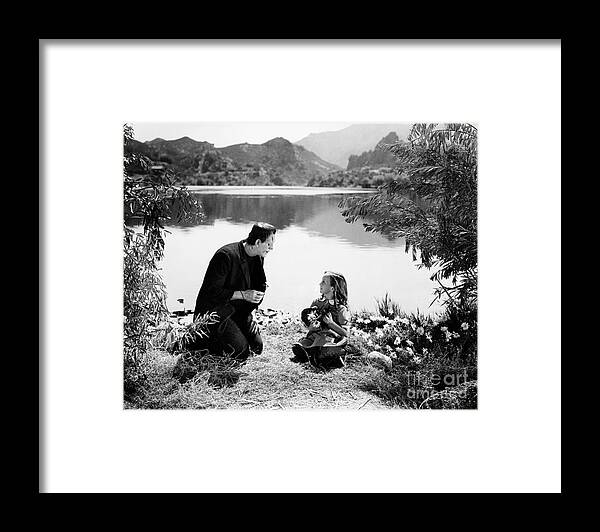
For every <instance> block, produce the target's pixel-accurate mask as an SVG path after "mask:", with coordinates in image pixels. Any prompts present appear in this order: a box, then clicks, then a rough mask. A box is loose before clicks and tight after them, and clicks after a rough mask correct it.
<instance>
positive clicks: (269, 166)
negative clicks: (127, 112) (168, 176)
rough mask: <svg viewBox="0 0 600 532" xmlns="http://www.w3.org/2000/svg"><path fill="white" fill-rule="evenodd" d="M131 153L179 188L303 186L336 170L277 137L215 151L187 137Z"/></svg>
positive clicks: (137, 144)
mask: <svg viewBox="0 0 600 532" xmlns="http://www.w3.org/2000/svg"><path fill="white" fill-rule="evenodd" d="M131 146H132V149H133V150H134V151H137V152H139V153H142V154H144V155H146V156H147V157H149V158H150V159H152V160H153V161H155V162H157V163H159V164H162V165H163V166H165V167H166V168H169V169H171V170H173V171H174V172H175V174H176V175H177V176H178V178H179V181H180V182H181V183H182V184H202V185H269V184H274V185H305V184H306V183H307V182H308V181H309V180H310V179H313V178H315V177H318V176H321V175H324V174H327V173H328V172H331V171H335V170H340V167H339V166H336V165H334V164H331V163H328V162H327V161H324V160H322V159H320V158H319V157H318V156H317V155H315V154H314V153H312V152H310V151H308V150H307V149H305V148H303V147H302V146H295V145H293V144H292V143H291V142H290V141H288V140H286V139H284V138H281V137H277V138H274V139H271V140H269V141H267V142H265V143H264V144H247V143H244V144H235V145H232V146H226V147H224V148H215V147H214V145H213V144H211V143H209V142H200V141H196V140H193V139H190V138H189V137H183V138H180V139H177V140H164V139H160V138H159V139H154V140H151V141H146V142H137V141H134V143H132V145H131Z"/></svg>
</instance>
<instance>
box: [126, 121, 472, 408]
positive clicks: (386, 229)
mask: <svg viewBox="0 0 600 532" xmlns="http://www.w3.org/2000/svg"><path fill="white" fill-rule="evenodd" d="M124 179H125V182H124V216H125V219H124V395H125V397H124V398H125V406H126V407H127V408H159V409H165V408H198V409H204V408H241V409H247V408H250V409H255V408H270V409H273V408H275V409H294V408H332V409H337V408H345V409H363V408H367V409H370V408H379V409H381V408H415V409H428V408H435V409H473V408H477V127H476V125H474V124H469V123H450V124H445V123H416V124H406V123H405V124H393V123H374V124H370V123H359V124H327V123H314V124H313V123H302V122H297V123H285V122H281V123H235V122H232V123H213V124H203V123H187V124H185V123H184V124H176V123H173V124H170V123H126V124H124Z"/></svg>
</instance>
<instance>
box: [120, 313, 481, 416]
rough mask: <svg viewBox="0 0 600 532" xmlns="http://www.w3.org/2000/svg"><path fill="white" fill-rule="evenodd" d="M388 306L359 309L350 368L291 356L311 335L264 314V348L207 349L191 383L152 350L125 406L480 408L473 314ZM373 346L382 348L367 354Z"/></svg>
mask: <svg viewBox="0 0 600 532" xmlns="http://www.w3.org/2000/svg"><path fill="white" fill-rule="evenodd" d="M382 310H383V314H384V315H382V314H377V315H373V314H369V313H368V312H360V313H357V314H355V315H353V317H352V325H351V340H350V345H351V349H352V353H353V355H352V356H350V357H349V358H348V359H347V361H346V366H345V367H343V368H339V369H333V370H329V371H324V370H321V369H317V368H314V367H313V366H311V365H310V364H309V363H300V364H299V363H294V362H291V361H290V360H289V358H290V357H291V356H292V353H291V349H290V346H291V344H292V343H293V342H294V341H295V340H297V339H299V338H301V337H302V336H303V335H304V334H305V333H306V329H305V328H304V326H303V325H302V324H301V323H300V322H299V320H298V319H297V318H295V317H289V316H287V317H284V318H283V319H281V316H280V319H277V317H275V318H274V319H271V318H269V319H268V320H265V319H263V320H262V324H261V329H262V336H263V340H264V350H263V352H262V353H261V354H260V355H255V356H253V357H251V358H249V359H248V360H247V361H246V362H245V363H243V364H238V363H234V362H232V361H229V360H227V359H224V358H223V357H213V356H210V355H208V356H206V357H204V358H203V359H202V360H201V364H200V367H199V368H198V371H197V373H195V375H194V377H193V378H192V379H190V380H188V381H187V382H185V383H183V384H181V383H180V382H179V381H178V380H177V379H176V378H174V377H173V370H174V369H175V367H176V364H178V359H179V357H180V356H181V355H180V356H179V357H178V356H174V355H173V354H170V353H168V352H167V351H165V350H160V349H157V350H154V351H153V352H152V353H151V354H150V359H149V365H148V367H149V371H148V377H147V380H146V382H145V383H144V385H143V386H140V387H139V389H138V390H137V391H136V393H135V394H134V395H133V396H131V397H129V398H128V400H127V401H126V403H125V407H126V408H144V409H188V408H191V409H203V408H217V409H223V408H233V409H380V408H476V407H477V371H476V359H475V357H476V329H475V326H474V325H475V324H474V321H473V319H471V320H470V321H469V317H465V316H446V317H445V318H444V319H441V320H433V319H431V318H426V317H423V316H418V315H417V316H414V315H412V316H408V315H404V314H402V313H400V312H398V310H397V309H396V310H394V309H389V308H387V309H386V308H383V309H382ZM263 318H264V316H263ZM463 320H466V321H463ZM458 331H460V332H458ZM373 351H376V352H378V353H380V354H381V355H382V356H381V357H380V358H376V359H372V358H369V357H368V354H369V353H371V352H373ZM179 363H180V362H179Z"/></svg>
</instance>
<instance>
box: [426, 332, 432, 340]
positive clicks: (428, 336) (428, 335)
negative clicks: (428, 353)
mask: <svg viewBox="0 0 600 532" xmlns="http://www.w3.org/2000/svg"><path fill="white" fill-rule="evenodd" d="M425 337H426V338H427V339H428V340H429V341H430V342H433V338H431V334H430V333H427V334H426V335H425Z"/></svg>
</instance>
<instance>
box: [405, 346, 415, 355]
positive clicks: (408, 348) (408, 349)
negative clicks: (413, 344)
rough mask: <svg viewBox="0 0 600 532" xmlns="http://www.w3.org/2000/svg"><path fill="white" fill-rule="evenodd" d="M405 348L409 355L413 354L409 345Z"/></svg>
mask: <svg viewBox="0 0 600 532" xmlns="http://www.w3.org/2000/svg"><path fill="white" fill-rule="evenodd" d="M406 350H407V351H408V353H409V354H410V355H414V354H415V352H414V351H413V350H412V349H411V348H410V347H407V348H406Z"/></svg>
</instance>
